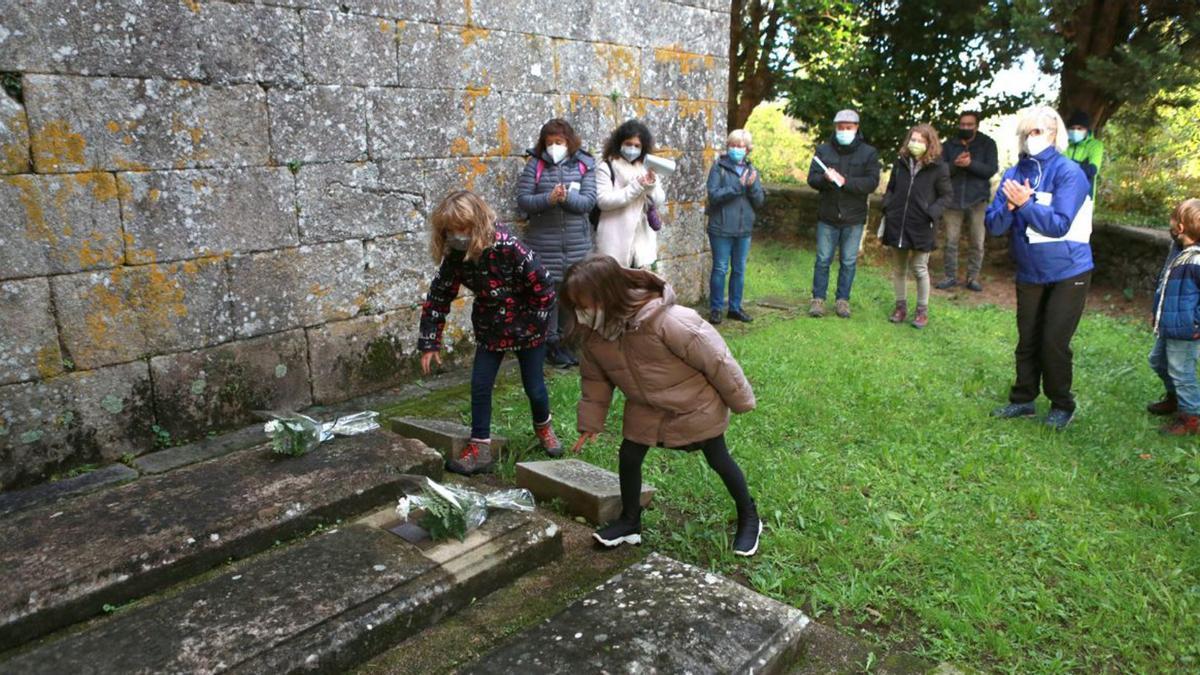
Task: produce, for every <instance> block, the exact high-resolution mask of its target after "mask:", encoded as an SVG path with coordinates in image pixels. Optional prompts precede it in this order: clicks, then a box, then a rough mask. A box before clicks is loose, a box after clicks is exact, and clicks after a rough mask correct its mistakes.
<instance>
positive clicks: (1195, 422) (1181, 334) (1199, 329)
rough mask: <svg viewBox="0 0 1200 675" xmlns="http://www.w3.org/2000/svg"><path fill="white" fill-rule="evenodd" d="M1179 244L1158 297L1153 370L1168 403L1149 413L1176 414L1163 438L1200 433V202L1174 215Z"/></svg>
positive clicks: (1179, 208)
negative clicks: (1199, 363) (1199, 369)
mask: <svg viewBox="0 0 1200 675" xmlns="http://www.w3.org/2000/svg"><path fill="white" fill-rule="evenodd" d="M1171 236H1172V237H1173V238H1174V239H1175V244H1174V245H1172V246H1171V252H1170V253H1169V254H1168V255H1167V262H1166V264H1165V265H1163V271H1162V273H1161V274H1160V275H1159V279H1158V289H1157V290H1156V291H1155V293H1154V334H1155V336H1157V339H1156V340H1155V341H1154V349H1152V350H1151V351H1150V367H1151V368H1153V369H1154V372H1155V373H1158V376H1159V377H1160V378H1162V381H1163V384H1164V385H1165V386H1166V388H1167V395H1166V396H1165V397H1164V398H1163V400H1161V401H1158V402H1156V403H1151V404H1150V405H1148V406H1146V409H1147V410H1148V411H1150V412H1151V413H1152V414H1155V415H1170V414H1175V419H1174V420H1173V421H1172V422H1170V423H1169V424H1167V425H1166V426H1165V427H1163V429H1162V432H1163V433H1164V434H1170V435H1173V436H1185V435H1190V434H1196V433H1198V432H1200V383H1197V381H1196V359H1197V356H1200V199H1188V200H1185V201H1183V202H1181V203H1180V204H1179V206H1176V207H1175V211H1174V212H1173V213H1172V214H1171Z"/></svg>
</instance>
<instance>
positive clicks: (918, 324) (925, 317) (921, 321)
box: [912, 305, 929, 328]
mask: <svg viewBox="0 0 1200 675" xmlns="http://www.w3.org/2000/svg"><path fill="white" fill-rule="evenodd" d="M928 323H929V308H928V307H926V306H925V305H917V315H916V316H914V317H913V320H912V327H913V328H924V327H925V326H926V325H927V324H928Z"/></svg>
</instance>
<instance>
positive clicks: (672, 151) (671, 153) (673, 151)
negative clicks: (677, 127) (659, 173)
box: [654, 145, 683, 159]
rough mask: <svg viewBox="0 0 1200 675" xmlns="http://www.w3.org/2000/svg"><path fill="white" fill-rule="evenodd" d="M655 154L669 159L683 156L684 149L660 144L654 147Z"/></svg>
mask: <svg viewBox="0 0 1200 675" xmlns="http://www.w3.org/2000/svg"><path fill="white" fill-rule="evenodd" d="M654 154H656V155H658V156H660V157H666V158H668V159H676V158H679V157H682V156H683V151H682V150H680V149H678V148H671V147H667V146H662V145H660V146H657V147H655V148H654Z"/></svg>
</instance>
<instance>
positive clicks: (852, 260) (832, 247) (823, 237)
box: [812, 222, 863, 300]
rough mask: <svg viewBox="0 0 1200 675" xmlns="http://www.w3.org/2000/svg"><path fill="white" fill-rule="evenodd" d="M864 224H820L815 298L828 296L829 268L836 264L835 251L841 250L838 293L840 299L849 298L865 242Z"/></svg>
mask: <svg viewBox="0 0 1200 675" xmlns="http://www.w3.org/2000/svg"><path fill="white" fill-rule="evenodd" d="M862 233H863V226H862V225H843V226H842V227H835V226H833V225H830V224H828V223H822V222H818V223H817V264H816V265H814V266H813V292H812V296H813V297H814V298H820V299H821V300H824V299H825V295H826V294H827V293H828V292H829V268H830V267H832V266H833V254H834V252H835V251H836V252H837V253H839V257H840V258H841V260H840V265H839V266H838V279H837V295H836V296H835V297H836V299H838V300H849V299H850V286H851V285H853V284H854V270H855V268H856V267H857V265H858V245H859V243H861V242H862Z"/></svg>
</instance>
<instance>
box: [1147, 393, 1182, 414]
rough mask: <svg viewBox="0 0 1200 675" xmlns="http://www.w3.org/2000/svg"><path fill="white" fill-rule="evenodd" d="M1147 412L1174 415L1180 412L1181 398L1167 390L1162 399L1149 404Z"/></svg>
mask: <svg viewBox="0 0 1200 675" xmlns="http://www.w3.org/2000/svg"><path fill="white" fill-rule="evenodd" d="M1146 412H1148V413H1150V414H1151V415H1174V414H1175V413H1177V412H1179V399H1178V398H1176V397H1175V394H1173V393H1171V392H1167V394H1166V395H1165V396H1163V398H1162V400H1161V401H1155V402H1154V403H1151V404H1149V405H1147V406H1146Z"/></svg>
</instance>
